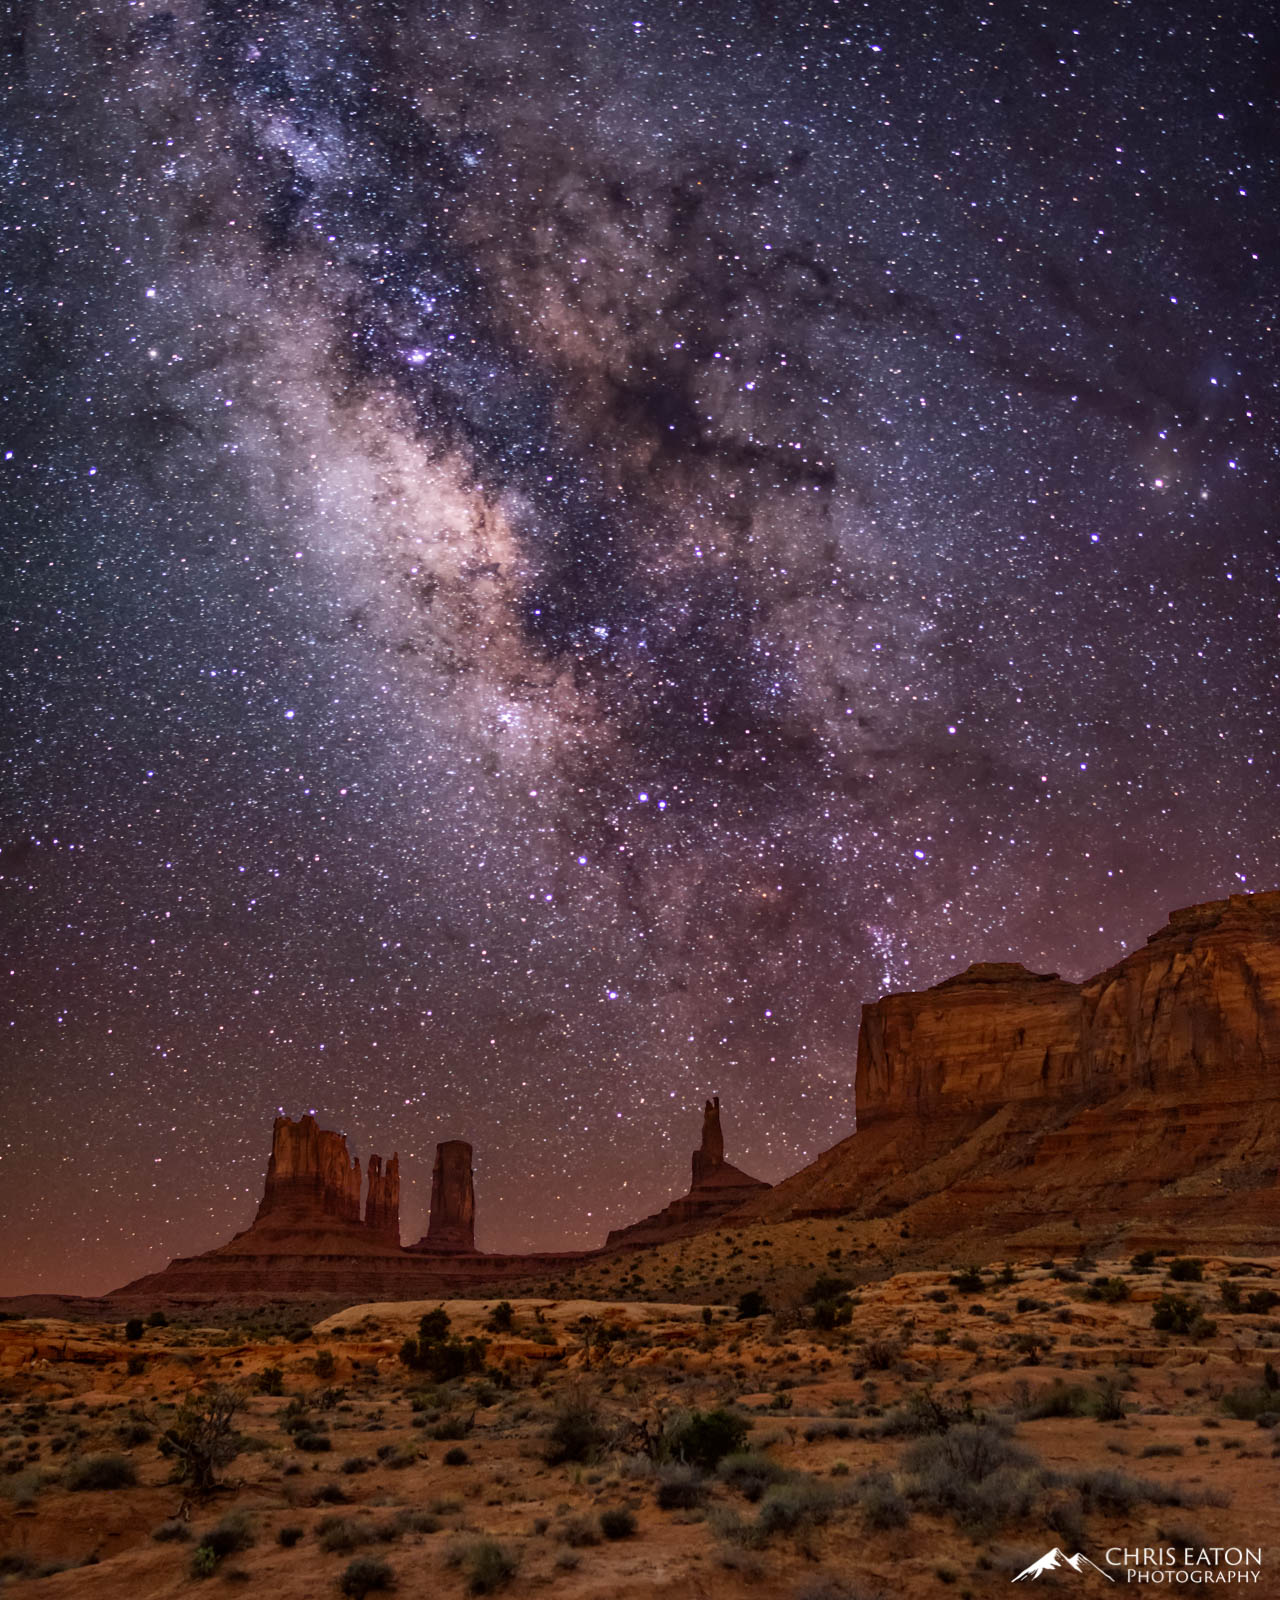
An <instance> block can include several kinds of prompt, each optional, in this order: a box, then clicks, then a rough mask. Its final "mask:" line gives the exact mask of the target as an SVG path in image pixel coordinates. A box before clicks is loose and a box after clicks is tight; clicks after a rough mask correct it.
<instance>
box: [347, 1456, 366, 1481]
mask: <svg viewBox="0 0 1280 1600" xmlns="http://www.w3.org/2000/svg"><path fill="white" fill-rule="evenodd" d="M372 1465H373V1462H372V1461H370V1460H369V1458H368V1456H348V1457H347V1459H346V1460H345V1461H344V1462H343V1463H342V1470H343V1472H345V1473H346V1475H347V1477H349V1478H353V1477H355V1475H356V1474H357V1473H359V1472H368V1470H369V1468H370V1467H371V1466H372Z"/></svg>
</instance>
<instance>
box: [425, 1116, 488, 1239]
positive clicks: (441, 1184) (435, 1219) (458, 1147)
mask: <svg viewBox="0 0 1280 1600" xmlns="http://www.w3.org/2000/svg"><path fill="white" fill-rule="evenodd" d="M475 1247H476V1196H475V1187H474V1183H473V1180H472V1175H471V1146H470V1145H469V1144H468V1143H467V1142H466V1140H465V1139H446V1140H445V1141H444V1143H442V1144H438V1145H437V1146H436V1161H435V1166H434V1168H433V1169H432V1172H431V1217H430V1220H429V1221H428V1223H427V1232H426V1237H425V1238H423V1239H421V1240H419V1242H418V1244H417V1245H416V1246H415V1249H418V1250H424V1251H432V1252H437V1253H448V1254H457V1253H463V1254H465V1253H468V1252H473V1251H474V1250H475Z"/></svg>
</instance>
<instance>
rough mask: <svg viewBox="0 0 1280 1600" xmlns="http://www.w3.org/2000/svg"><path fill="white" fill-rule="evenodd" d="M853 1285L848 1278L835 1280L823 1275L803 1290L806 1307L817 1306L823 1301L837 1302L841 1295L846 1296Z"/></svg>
mask: <svg viewBox="0 0 1280 1600" xmlns="http://www.w3.org/2000/svg"><path fill="white" fill-rule="evenodd" d="M852 1287H853V1285H852V1284H851V1283H850V1282H849V1280H848V1278H836V1277H832V1276H830V1275H829V1274H827V1273H823V1274H822V1275H821V1276H820V1277H818V1278H815V1279H814V1281H813V1282H812V1283H811V1284H810V1285H809V1287H808V1288H807V1289H806V1290H805V1296H804V1298H805V1301H806V1303H807V1304H808V1305H811V1306H819V1305H821V1304H822V1303H823V1301H825V1300H839V1299H840V1298H841V1296H842V1295H846V1294H848V1292H849V1290H850V1289H851V1288H852Z"/></svg>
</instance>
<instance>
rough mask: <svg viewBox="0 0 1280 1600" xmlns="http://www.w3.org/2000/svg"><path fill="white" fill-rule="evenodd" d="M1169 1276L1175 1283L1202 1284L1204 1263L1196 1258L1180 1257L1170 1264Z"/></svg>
mask: <svg viewBox="0 0 1280 1600" xmlns="http://www.w3.org/2000/svg"><path fill="white" fill-rule="evenodd" d="M1169 1276H1170V1277H1171V1278H1172V1279H1173V1281H1174V1282H1175V1283H1201V1282H1202V1281H1203V1280H1204V1262H1203V1261H1199V1260H1197V1259H1196V1258H1195V1257H1194V1256H1179V1257H1177V1259H1176V1260H1174V1261H1171V1262H1170V1263H1169Z"/></svg>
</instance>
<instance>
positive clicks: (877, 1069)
mask: <svg viewBox="0 0 1280 1600" xmlns="http://www.w3.org/2000/svg"><path fill="white" fill-rule="evenodd" d="M1082 1009H1083V1008H1082V1000H1081V993H1080V986H1079V985H1078V984H1074V983H1066V982H1064V981H1063V980H1062V979H1061V978H1059V977H1058V976H1057V974H1056V973H1052V974H1048V975H1041V974H1038V973H1034V972H1028V971H1027V969H1026V968H1025V967H1021V966H1018V965H1016V964H1015V963H1005V962H999V963H996V962H989V963H980V964H978V965H976V966H972V967H970V968H969V969H968V970H967V971H965V972H962V973H960V974H959V975H958V976H957V977H954V978H948V979H947V980H946V981H945V982H944V983H940V984H937V985H935V987H934V988H932V989H926V990H924V991H923V993H920V994H890V995H885V997H884V998H883V999H881V1000H877V1001H875V1002H874V1003H873V1004H871V1005H865V1006H863V1008H862V1025H861V1028H860V1030H859V1034H858V1066H857V1078H856V1095H857V1117H858V1125H859V1127H862V1126H864V1125H865V1124H867V1123H868V1122H872V1121H875V1120H876V1119H878V1118H881V1117H894V1116H919V1117H926V1116H934V1115H937V1114H938V1113H940V1112H946V1111H958V1112H962V1113H965V1114H968V1113H970V1112H973V1111H977V1110H980V1109H984V1108H990V1109H995V1108H996V1107H998V1106H1000V1105H1003V1104H1004V1103H1005V1102H1007V1101H1009V1100H1035V1099H1043V1098H1045V1097H1046V1096H1049V1097H1052V1096H1055V1095H1059V1094H1063V1093H1067V1094H1070V1093H1074V1092H1076V1091H1077V1090H1078V1089H1079V1088H1080V1087H1081V1084H1082V1081H1083V1074H1084V1064H1083V1062H1082V1060H1081V1055H1080V1023H1081V1016H1082Z"/></svg>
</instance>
